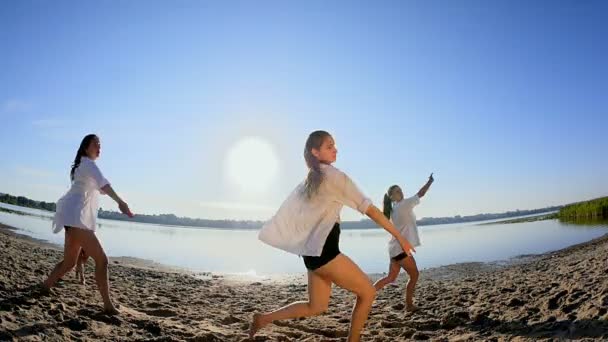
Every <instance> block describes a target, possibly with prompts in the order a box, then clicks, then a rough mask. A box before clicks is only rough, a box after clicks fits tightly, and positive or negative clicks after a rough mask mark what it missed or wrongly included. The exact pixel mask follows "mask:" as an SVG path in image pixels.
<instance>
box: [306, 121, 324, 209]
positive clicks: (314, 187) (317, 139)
mask: <svg viewBox="0 0 608 342" xmlns="http://www.w3.org/2000/svg"><path fill="white" fill-rule="evenodd" d="M327 137H331V135H330V134H329V133H327V132H326V131H314V132H312V133H310V135H309V136H308V139H306V144H305V145H304V161H305V162H306V166H308V176H306V181H305V182H304V191H303V192H304V195H305V196H306V198H308V199H310V198H312V196H313V195H315V194H316V193H317V191H318V190H319V186H321V183H322V182H323V173H322V172H321V162H320V161H319V159H317V157H315V156H314V154H312V151H311V150H312V149H313V148H314V149H316V150H318V149H320V148H321V145H322V144H323V141H325V138H327Z"/></svg>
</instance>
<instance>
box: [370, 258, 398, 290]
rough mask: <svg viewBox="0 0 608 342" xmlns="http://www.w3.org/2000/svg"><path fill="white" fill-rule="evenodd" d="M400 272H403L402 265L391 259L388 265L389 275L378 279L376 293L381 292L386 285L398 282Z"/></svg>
mask: <svg viewBox="0 0 608 342" xmlns="http://www.w3.org/2000/svg"><path fill="white" fill-rule="evenodd" d="M399 271H401V265H399V263H398V262H396V261H393V259H390V263H389V265H388V274H387V275H386V277H384V278H381V279H378V280H377V281H376V282H375V283H374V288H376V291H380V290H381V289H382V288H383V287H385V286H386V285H388V284H390V283H392V282H394V281H395V280H397V276H398V275H399Z"/></svg>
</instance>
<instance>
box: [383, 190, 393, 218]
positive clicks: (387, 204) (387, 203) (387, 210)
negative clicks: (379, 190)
mask: <svg viewBox="0 0 608 342" xmlns="http://www.w3.org/2000/svg"><path fill="white" fill-rule="evenodd" d="M383 203H384V209H383V210H382V212H384V216H386V218H387V219H389V220H390V218H391V214H392V212H393V201H392V200H391V198H390V197H389V195H388V194H384V200H383Z"/></svg>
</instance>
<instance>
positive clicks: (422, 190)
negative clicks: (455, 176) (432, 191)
mask: <svg viewBox="0 0 608 342" xmlns="http://www.w3.org/2000/svg"><path fill="white" fill-rule="evenodd" d="M434 181H435V178H433V174H432V173H431V175H430V176H429V180H428V181H427V182H426V184H424V186H423V187H422V188H420V190H418V193H417V195H418V197H420V198H422V197H423V196H424V195H425V194H426V192H427V191H428V190H429V188H430V187H431V184H433V182H434Z"/></svg>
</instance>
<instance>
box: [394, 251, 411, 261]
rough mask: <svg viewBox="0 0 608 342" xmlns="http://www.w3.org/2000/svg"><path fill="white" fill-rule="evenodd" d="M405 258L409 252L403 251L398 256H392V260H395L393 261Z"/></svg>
mask: <svg viewBox="0 0 608 342" xmlns="http://www.w3.org/2000/svg"><path fill="white" fill-rule="evenodd" d="M405 258H407V254H405V252H403V253H401V254H399V255H397V256H394V257H392V258H391V260H393V261H401V260H403V259H405Z"/></svg>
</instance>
